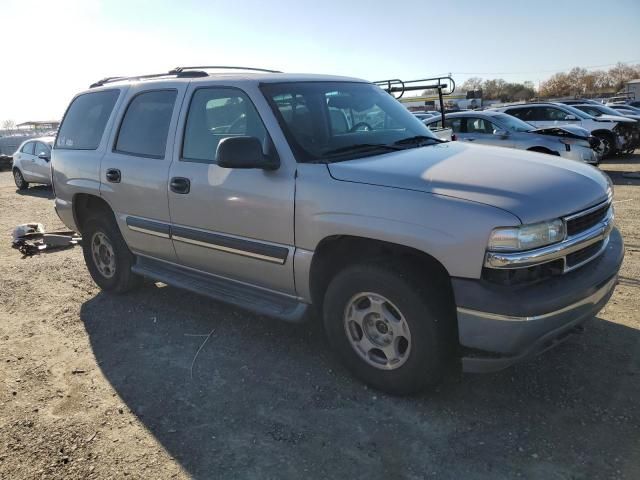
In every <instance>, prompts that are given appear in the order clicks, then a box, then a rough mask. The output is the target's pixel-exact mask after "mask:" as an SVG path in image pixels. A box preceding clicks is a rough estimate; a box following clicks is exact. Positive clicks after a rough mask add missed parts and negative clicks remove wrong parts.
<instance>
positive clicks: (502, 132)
mask: <svg viewBox="0 0 640 480" xmlns="http://www.w3.org/2000/svg"><path fill="white" fill-rule="evenodd" d="M493 134H494V135H497V136H498V137H507V136H509V131H508V130H502V129H501V128H497V129H496V130H494V131H493Z"/></svg>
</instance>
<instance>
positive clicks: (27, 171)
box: [16, 142, 36, 182]
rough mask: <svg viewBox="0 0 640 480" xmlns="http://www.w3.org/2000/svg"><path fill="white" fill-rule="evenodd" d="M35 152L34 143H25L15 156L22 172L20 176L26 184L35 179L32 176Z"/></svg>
mask: <svg viewBox="0 0 640 480" xmlns="http://www.w3.org/2000/svg"><path fill="white" fill-rule="evenodd" d="M34 151H35V142H27V143H25V144H24V145H23V146H22V148H21V149H20V151H19V152H18V153H17V154H16V155H17V157H18V160H19V168H20V170H21V171H22V176H23V177H24V179H25V180H26V181H27V182H34V181H36V177H35V175H34V174H33V153H34Z"/></svg>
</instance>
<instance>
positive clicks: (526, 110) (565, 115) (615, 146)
mask: <svg viewBox="0 0 640 480" xmlns="http://www.w3.org/2000/svg"><path fill="white" fill-rule="evenodd" d="M495 110H497V111H499V112H504V113H508V114H509V115H513V116H514V117H517V118H519V119H520V120H524V121H525V122H527V123H530V124H531V125H534V126H536V127H553V126H560V125H576V126H578V127H582V128H584V129H586V130H588V131H589V132H590V133H591V135H593V136H594V137H598V138H599V139H600V140H601V141H602V145H603V155H604V156H607V155H611V154H614V153H616V152H618V151H625V150H626V149H627V148H628V144H629V142H630V141H632V140H631V139H632V136H633V129H634V126H635V123H636V121H635V120H632V119H630V118H625V117H622V116H620V117H617V116H614V115H602V116H600V117H598V118H596V117H593V116H592V115H589V114H587V113H585V112H583V111H581V110H578V109H577V108H574V107H572V106H570V105H563V104H562V103H551V102H550V103H525V104H518V105H508V106H505V107H499V108H496V109H495Z"/></svg>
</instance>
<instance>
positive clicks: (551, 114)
mask: <svg viewBox="0 0 640 480" xmlns="http://www.w3.org/2000/svg"><path fill="white" fill-rule="evenodd" d="M541 110H542V112H543V114H542V115H543V116H542V120H544V121H547V122H556V121H565V120H567V117H568V116H569V115H571V114H570V113H567V112H565V111H564V110H560V109H559V108H553V107H544V108H543V109H541ZM574 117H575V115H574Z"/></svg>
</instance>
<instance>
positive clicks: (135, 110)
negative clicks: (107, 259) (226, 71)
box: [100, 81, 186, 261]
mask: <svg viewBox="0 0 640 480" xmlns="http://www.w3.org/2000/svg"><path fill="white" fill-rule="evenodd" d="M185 89H186V87H185V84H184V83H182V82H166V81H165V82H163V83H162V86H161V87H158V88H151V87H150V86H148V85H145V84H144V83H140V84H139V85H137V86H134V87H132V88H130V89H129V90H128V91H127V92H126V98H125V99H124V102H123V105H124V107H123V108H121V109H120V111H119V113H118V117H117V118H116V122H115V124H114V128H113V131H112V132H111V135H110V138H109V142H108V144H107V152H106V153H105V155H104V157H103V158H102V162H101V164H100V176H101V183H100V192H101V194H102V196H103V197H104V198H105V199H106V200H107V202H108V203H109V204H110V205H111V208H112V209H113V211H114V212H115V214H116V219H117V221H118V225H119V227H120V231H121V232H122V235H123V236H124V237H125V239H126V241H127V245H128V246H129V248H130V249H131V250H132V251H133V252H134V253H136V254H139V255H147V256H151V257H155V258H159V259H162V260H168V261H175V258H176V257H175V252H174V250H173V244H172V242H171V238H170V217H169V206H168V203H167V202H168V200H167V180H168V176H169V164H170V161H171V155H172V153H173V143H174V134H175V125H176V122H177V117H178V113H179V108H178V106H179V105H180V104H181V102H182V98H183V97H184V91H185Z"/></svg>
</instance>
